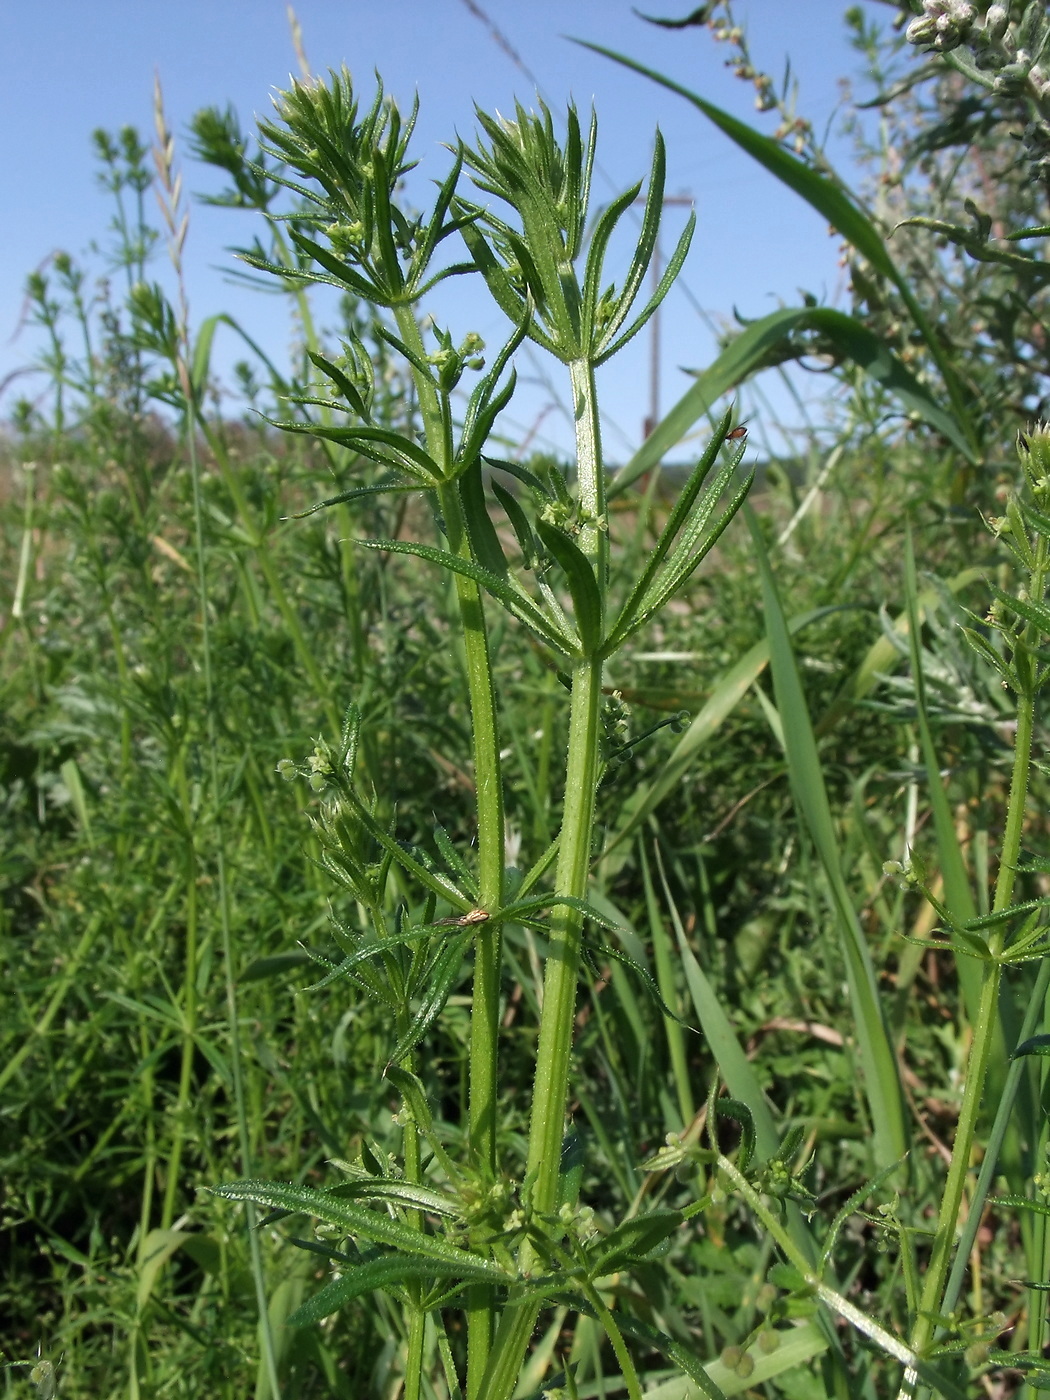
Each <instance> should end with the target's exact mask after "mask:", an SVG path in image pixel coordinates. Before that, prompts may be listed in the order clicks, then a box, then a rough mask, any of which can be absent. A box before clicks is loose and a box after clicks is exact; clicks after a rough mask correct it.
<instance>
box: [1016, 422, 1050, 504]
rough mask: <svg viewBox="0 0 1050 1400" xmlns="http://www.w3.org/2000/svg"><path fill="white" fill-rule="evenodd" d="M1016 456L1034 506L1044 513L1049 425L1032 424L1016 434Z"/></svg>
mask: <svg viewBox="0 0 1050 1400" xmlns="http://www.w3.org/2000/svg"><path fill="white" fill-rule="evenodd" d="M1017 455H1018V457H1019V458H1020V459H1021V465H1022V467H1024V472H1025V476H1026V477H1027V478H1028V484H1029V485H1030V486H1031V488H1032V496H1033V499H1034V501H1035V504H1036V506H1037V507H1038V508H1039V509H1040V510H1044V511H1045V510H1046V509H1047V506H1048V505H1050V423H1034V424H1032V426H1031V427H1029V428H1027V429H1026V430H1025V431H1024V432H1023V433H1018V434H1017Z"/></svg>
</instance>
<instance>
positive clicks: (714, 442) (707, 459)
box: [609, 409, 732, 642]
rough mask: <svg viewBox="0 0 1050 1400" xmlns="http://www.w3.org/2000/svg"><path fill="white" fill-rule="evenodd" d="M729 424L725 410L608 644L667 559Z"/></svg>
mask: <svg viewBox="0 0 1050 1400" xmlns="http://www.w3.org/2000/svg"><path fill="white" fill-rule="evenodd" d="M731 421H732V410H731V409H727V410H726V411H725V413H723V415H722V418H721V421H720V422H719V423H718V425H717V427H716V428H715V431H714V436H713V437H712V438H711V441H710V442H709V443H708V444H707V447H706V448H705V449H704V453H703V456H702V457H701V458H700V460H699V462H697V464H696V466H695V467H694V468H693V470H692V472H691V473H690V475H689V479H688V481H687V482H686V484H685V486H684V487H683V488H682V490H681V492H680V494H679V496H678V499H677V501H675V503H674V505H673V506H672V508H671V511H670V513H669V515H668V517H667V521H666V523H665V525H664V528H663V529H662V530H661V531H660V538H659V539H658V540H657V542H656V544H655V545H654V547H653V549H652V552H651V553H650V555H649V558H648V560H647V561H646V565H645V568H644V569H643V570H642V571H641V573H640V574H639V576H638V580H637V582H636V583H635V585H634V588H633V589H632V590H631V592H630V595H629V596H628V598H627V600H626V601H625V603H624V605H623V607H622V608H621V609H620V615H619V617H618V618H617V619H616V622H615V623H614V624H613V627H612V630H611V632H610V633H609V640H610V642H614V641H615V639H616V638H617V637H618V636H619V634H620V631H621V629H622V628H624V627H626V626H627V625H628V624H629V623H630V622H631V621H632V619H633V618H634V615H635V612H636V610H637V607H638V604H639V603H640V602H641V600H642V598H643V597H644V596H645V591H646V589H647V588H648V587H649V585H650V583H651V582H652V580H653V578H654V577H655V575H656V572H657V570H658V569H659V567H660V565H661V564H662V563H663V561H664V559H665V558H666V557H667V552H668V550H669V549H670V548H671V546H672V544H673V543H674V541H675V539H676V538H677V535H678V532H679V530H680V529H681V528H682V526H683V524H684V523H685V521H686V519H687V518H688V516H689V512H690V511H691V510H692V508H693V503H694V501H695V500H696V498H697V496H698V495H699V494H700V490H701V488H702V487H703V484H704V482H705V481H706V480H707V475H708V473H709V472H710V470H711V468H712V467H713V466H714V464H715V461H716V459H717V457H718V453H719V451H720V449H721V447H722V442H723V440H724V439H725V435H726V433H727V432H728V431H729V424H730V422H731Z"/></svg>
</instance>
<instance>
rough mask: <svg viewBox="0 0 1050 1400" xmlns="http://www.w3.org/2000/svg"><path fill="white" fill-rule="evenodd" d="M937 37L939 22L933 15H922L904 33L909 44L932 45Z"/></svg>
mask: <svg viewBox="0 0 1050 1400" xmlns="http://www.w3.org/2000/svg"><path fill="white" fill-rule="evenodd" d="M936 36H937V21H936V19H934V17H933V16H932V15H921V16H920V17H919V18H918V19H913V20H912V22H911V24H909V25H908V27H907V29H906V30H905V31H904V37H905V39H907V41H908V43H909V44H932V43H933V41H934V39H935V38H936Z"/></svg>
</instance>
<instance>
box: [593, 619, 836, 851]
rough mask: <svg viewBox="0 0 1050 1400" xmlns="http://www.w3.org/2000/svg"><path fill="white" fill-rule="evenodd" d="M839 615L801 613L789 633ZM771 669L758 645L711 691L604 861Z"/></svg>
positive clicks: (626, 816)
mask: <svg viewBox="0 0 1050 1400" xmlns="http://www.w3.org/2000/svg"><path fill="white" fill-rule="evenodd" d="M835 611H836V609H835V608H833V607H824V608H816V609H814V610H813V611H812V612H807V613H801V614H800V615H799V616H798V617H794V618H792V619H791V621H790V622H789V623H788V629H789V631H790V632H792V633H795V632H798V631H800V630H801V629H802V628H803V627H808V626H809V624H810V623H811V622H816V621H818V620H819V619H820V618H822V617H826V616H828V614H829V613H832V612H835ZM768 665H769V643H768V641H762V642H756V643H755V645H754V646H753V647H751V648H750V650H748V651H746V652H745V653H744V655H743V656H742V657H741V658H740V660H739V661H738V662H737V663H736V664H735V665H734V666H732V667H730V669H729V670H728V671H726V673H725V674H724V675H723V676H722V678H721V679H720V680H719V681H718V683H717V684H716V685H715V687H714V688H713V690H712V691H711V694H710V696H709V697H708V699H707V701H706V702H705V704H704V706H703V708H702V709H701V710H700V712H699V714H698V715H697V716H696V718H695V719H694V720H693V722H692V723H691V724H690V726H689V728H688V729H687V730H686V731H685V733H684V734H683V735H682V737H681V738H680V739H679V741H678V743H677V744H676V745H675V747H674V750H673V751H672V753H671V756H670V757H669V758H668V759H667V761H666V762H665V763H664V765H663V767H662V768H661V769H660V771H659V773H658V774H657V776H656V778H655V779H654V780H653V781H652V782H651V783H649V784H648V785H647V786H642V787H639V788H638V789H637V791H636V792H635V793H634V794H633V795H632V797H631V798H630V800H629V801H628V803H627V804H626V806H625V808H624V813H623V820H622V821H621V824H620V826H619V827H618V828H617V830H616V832H615V833H614V835H613V836H612V838H611V840H610V841H609V843H608V845H607V846H606V847H605V850H604V851H603V853H602V855H601V857H600V858H599V859H602V860H604V859H605V858H606V857H607V856H608V855H609V854H610V852H612V851H613V850H614V849H615V848H616V847H617V846H619V845H620V843H621V842H622V841H624V840H625V839H626V838H627V837H628V836H631V835H633V834H634V832H635V831H636V830H637V829H638V827H639V826H640V825H641V823H642V822H644V821H645V819H646V818H647V817H648V816H650V815H651V814H652V813H653V812H654V811H655V810H656V808H657V807H658V806H659V805H660V803H661V802H663V800H664V799H665V798H666V797H667V796H668V795H669V794H670V793H672V792H673V791H674V789H675V788H676V787H677V786H678V784H679V783H680V782H681V781H682V778H683V777H684V776H685V774H686V773H687V772H688V770H689V768H690V766H691V765H692V764H693V762H694V761H695V759H696V755H697V754H698V753H699V751H700V750H701V749H702V748H703V746H704V745H705V744H706V743H707V742H708V740H709V739H710V738H711V737H712V735H713V734H714V733H715V732H716V731H717V730H718V728H719V727H720V726H721V725H722V724H723V723H724V722H725V720H726V719H728V717H729V716H730V715H731V714H732V713H733V711H734V710H735V709H736V707H737V705H739V703H740V701H741V700H742V699H743V698H744V696H745V695H746V694H747V692H748V691H749V690H750V689H751V687H752V685H754V683H755V681H756V680H757V679H758V677H759V676H760V675H761V674H762V672H763V671H764V670H765V668H766V667H767V666H768Z"/></svg>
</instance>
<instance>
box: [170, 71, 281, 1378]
mask: <svg viewBox="0 0 1050 1400" xmlns="http://www.w3.org/2000/svg"><path fill="white" fill-rule="evenodd" d="M153 95H154V121H155V126H156V138H157V139H156V145H155V147H154V160H155V163H156V167H157V175H158V178H159V180H160V189H159V190H158V202H159V204H160V209H161V214H162V216H163V219H164V222H165V224H166V226H167V230H168V248H169V252H170V254H171V261H172V265H173V267H174V269H175V276H176V280H177V284H178V297H179V301H178V309H179V316H178V325H177V335H176V338H175V340H174V343H173V347H172V348H173V349H174V352H175V353H174V357H173V359H174V363H173V368H174V370H175V373H176V375H177V377H178V383H179V387H180V389H181V391H182V396H183V405H184V413H183V431H184V434H185V443H186V452H187V456H188V458H189V464H190V480H191V485H192V493H193V531H194V548H195V554H196V568H197V593H198V600H199V606H200V627H201V667H202V670H203V673H204V699H205V708H206V721H205V722H206V733H207V736H208V754H209V772H208V776H209V779H210V784H211V804H212V823H213V825H212V831H213V839H214V843H215V844H214V859H215V872H216V883H217V894H218V915H219V927H220V933H221V939H222V958H223V976H224V981H225V987H226V1019H227V1034H228V1036H229V1043H230V1055H229V1066H230V1079H231V1088H232V1091H233V1103H234V1114H235V1116H236V1123H237V1138H238V1143H239V1146H240V1156H241V1162H242V1167H243V1170H244V1171H245V1172H246V1173H247V1172H250V1171H251V1163H252V1150H251V1136H250V1133H249V1128H248V1112H247V1102H246V1097H245V1092H244V1074H243V1068H242V1064H243V1062H242V1049H241V1031H240V1013H239V1010H238V1005H237V975H236V972H235V970H234V952H233V940H232V937H231V928H230V902H229V888H228V883H227V870H226V839H225V823H224V820H223V814H222V789H221V785H220V778H219V743H218V727H217V722H216V713H215V706H216V695H215V684H214V674H213V662H212V641H211V620H210V600H209V592H208V573H207V564H206V552H205V543H204V501H203V495H202V491H201V465H200V459H199V456H198V453H197V420H198V413H199V406H198V403H197V390H196V388H195V386H194V384H193V380H192V377H191V374H190V364H191V358H192V357H191V349H190V330H189V301H188V298H187V295H186V282H185V274H184V269H183V262H182V250H183V245H184V243H185V240H186V234H187V231H188V228H189V215H188V213H186V212H184V211H183V209H182V206H181V187H182V181H181V178H180V177H179V175H178V173H177V171H176V168H175V141H174V137H173V136H172V134H171V132H170V130H169V129H168V125H167V121H166V118H165V115H164V99H163V95H162V92H161V86H160V79H159V77H158V78H156V79H155V80H154V94H153ZM186 817H187V824H188V828H189V831H190V837H189V842H190V851H189V882H190V885H189V899H190V906H191V910H192V914H191V915H188V917H187V931H186V943H187V953H186V982H185V994H186V1002H185V1005H184V1007H183V1017H184V1043H183V1062H182V1072H181V1074H180V1079H179V1097H178V1103H177V1108H176V1115H177V1116H176V1127H175V1131H176V1140H175V1146H174V1147H173V1149H172V1152H171V1155H170V1158H169V1163H168V1182H167V1188H166V1192H165V1201H164V1211H163V1216H162V1228H164V1229H167V1228H169V1226H170V1223H171V1219H172V1217H173V1214H174V1200H175V1191H176V1190H177V1187H178V1179H179V1174H178V1155H179V1150H180V1147H181V1138H182V1133H183V1131H184V1122H185V1116H186V1109H187V1103H188V1094H189V1085H190V1081H189V1075H190V1072H191V1069H192V1058H193V1054H194V1051H195V1049H196V1025H195V1020H194V1018H193V1015H192V1012H193V1009H194V1008H195V1005H196V980H197V968H196V908H197V864H196V859H195V855H194V852H193V842H194V823H193V818H192V813H191V812H190V811H189V809H188V808H187V811H186ZM246 1224H247V1230H248V1249H249V1256H250V1259H251V1269H252V1278H253V1281H254V1284H255V1297H256V1305H257V1308H258V1316H259V1335H260V1338H261V1342H262V1348H263V1358H264V1362H265V1366H266V1372H267V1376H268V1379H269V1385H270V1394H271V1396H272V1397H273V1400H281V1393H282V1392H281V1384H280V1379H279V1377H278V1373H277V1356H276V1351H275V1348H274V1339H273V1332H272V1329H271V1326H270V1314H269V1304H268V1299H267V1293H266V1273H265V1267H264V1264H263V1259H262V1248H261V1244H260V1240H259V1231H258V1220H257V1217H256V1213H255V1208H254V1206H252V1205H251V1204H249V1205H248V1206H247V1208H246Z"/></svg>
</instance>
